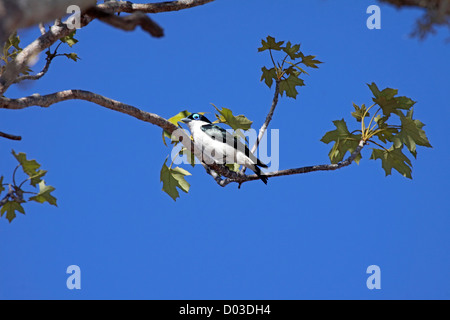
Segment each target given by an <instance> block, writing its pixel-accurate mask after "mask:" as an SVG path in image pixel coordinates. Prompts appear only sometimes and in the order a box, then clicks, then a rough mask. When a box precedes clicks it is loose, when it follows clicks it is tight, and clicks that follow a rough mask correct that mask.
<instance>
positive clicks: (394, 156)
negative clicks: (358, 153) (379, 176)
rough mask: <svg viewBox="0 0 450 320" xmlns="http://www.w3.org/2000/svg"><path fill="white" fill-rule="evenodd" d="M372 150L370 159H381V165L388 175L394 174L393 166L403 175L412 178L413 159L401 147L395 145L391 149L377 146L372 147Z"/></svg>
mask: <svg viewBox="0 0 450 320" xmlns="http://www.w3.org/2000/svg"><path fill="white" fill-rule="evenodd" d="M372 150H373V151H372V155H371V156H370V159H373V160H376V159H381V166H382V167H383V169H384V171H385V173H386V176H388V175H390V174H392V168H394V169H395V170H397V171H398V172H399V173H400V174H401V175H402V176H404V177H406V178H409V179H412V176H411V171H412V170H411V167H412V164H411V160H409V159H408V157H407V156H405V155H404V154H403V152H402V149H401V148H394V146H392V147H391V148H390V149H389V150H383V149H375V148H372Z"/></svg>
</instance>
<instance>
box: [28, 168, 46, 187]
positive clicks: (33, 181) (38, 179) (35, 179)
mask: <svg viewBox="0 0 450 320" xmlns="http://www.w3.org/2000/svg"><path fill="white" fill-rule="evenodd" d="M46 173H47V170H39V171H38V172H37V174H35V175H34V176H30V184H31V185H32V186H33V187H36V184H38V183H40V182H41V181H42V179H41V178H42V177H43V176H45V174H46Z"/></svg>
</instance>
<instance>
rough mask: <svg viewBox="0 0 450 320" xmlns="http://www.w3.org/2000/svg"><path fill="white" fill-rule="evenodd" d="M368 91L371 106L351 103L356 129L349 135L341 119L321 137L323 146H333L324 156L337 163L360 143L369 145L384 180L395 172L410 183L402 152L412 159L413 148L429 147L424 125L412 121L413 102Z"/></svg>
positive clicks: (390, 91) (407, 162) (408, 166)
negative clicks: (370, 95)
mask: <svg viewBox="0 0 450 320" xmlns="http://www.w3.org/2000/svg"><path fill="white" fill-rule="evenodd" d="M368 87H369V89H370V91H371V92H372V94H373V97H372V101H373V104H372V105H371V106H370V107H366V105H365V104H362V105H361V106H358V105H357V104H355V103H353V108H354V111H353V112H352V113H351V115H352V116H353V118H354V119H355V120H356V122H357V123H358V122H359V123H360V129H356V130H354V131H352V132H350V130H349V129H348V127H347V124H346V122H345V120H344V119H341V120H335V121H333V123H334V125H335V127H336V129H335V130H332V131H329V132H327V133H326V134H325V135H324V136H323V137H322V139H321V141H322V142H324V143H327V144H328V143H330V142H334V144H333V147H332V148H331V150H330V153H329V154H328V156H329V158H330V160H331V162H332V163H338V162H340V161H342V160H343V159H344V156H345V154H346V153H347V152H349V153H350V154H351V153H353V152H354V151H355V150H356V148H357V146H358V145H359V143H360V142H361V141H362V142H363V143H364V144H366V143H371V144H373V145H375V146H376V147H373V148H372V154H371V156H370V159H372V160H376V159H380V160H381V165H382V168H383V169H384V171H385V173H386V176H387V175H390V174H391V173H392V169H395V170H396V171H398V172H399V173H400V174H401V175H403V176H404V177H407V178H409V179H412V175H411V172H412V162H411V159H410V158H408V156H407V155H406V154H405V153H404V151H405V149H406V150H408V151H409V153H410V154H411V155H412V156H413V157H414V158H416V157H417V146H423V147H429V148H430V147H431V144H430V142H429V141H428V138H427V136H426V134H425V131H424V130H423V127H424V126H425V125H424V124H423V123H422V122H421V121H420V120H418V119H414V118H413V113H414V108H413V107H414V105H415V104H416V102H415V101H413V100H412V99H411V98H408V97H405V96H398V90H397V89H392V88H385V89H383V90H381V91H380V90H379V88H378V86H377V85H376V84H375V83H371V84H368ZM373 111H374V112H373ZM371 112H373V115H372V116H371V115H370V113H371ZM367 121H368V124H367V125H366V122H367ZM360 159H361V155H360V154H358V156H357V158H356V159H355V161H357V162H359V160H360Z"/></svg>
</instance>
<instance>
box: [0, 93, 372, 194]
mask: <svg viewBox="0 0 450 320" xmlns="http://www.w3.org/2000/svg"><path fill="white" fill-rule="evenodd" d="M74 99H77V100H84V101H89V102H92V103H95V104H97V105H99V106H102V107H105V108H107V109H110V110H114V111H117V112H120V113H124V114H127V115H129V116H132V117H134V118H136V119H139V120H141V121H144V122H148V123H151V124H153V125H156V126H158V127H160V128H161V129H163V130H165V131H167V132H169V133H171V134H174V135H176V136H177V137H178V139H179V140H180V142H181V143H182V144H183V145H184V146H185V147H186V148H187V149H188V151H191V150H192V152H193V153H194V155H195V156H196V157H197V159H199V160H200V161H201V163H202V165H203V166H204V167H205V169H206V171H207V173H208V174H210V175H211V176H212V177H213V178H214V180H215V181H216V182H217V184H219V185H220V186H222V187H224V186H226V185H228V184H230V183H231V182H236V183H239V185H240V184H242V183H244V182H247V181H253V180H258V179H259V177H258V176H257V175H248V176H247V175H245V174H243V173H241V172H234V171H231V170H229V169H228V168H227V167H226V166H223V165H220V164H217V163H215V161H214V160H213V159H212V158H211V157H210V156H209V155H208V154H204V153H203V152H202V149H201V147H199V146H196V145H195V142H193V141H192V140H191V139H190V138H189V136H188V135H187V134H186V132H185V131H184V130H182V129H180V128H178V127H177V126H176V125H174V124H172V123H171V122H169V121H168V120H166V119H164V118H162V117H161V116H159V115H157V114H154V113H150V112H147V111H143V110H141V109H139V108H136V107H134V106H131V105H128V104H125V103H122V102H119V101H116V100H113V99H110V98H107V97H104V96H102V95H99V94H96V93H93V92H89V91H84V90H65V91H60V92H56V93H52V94H47V95H44V96H41V95H39V94H34V95H31V96H28V97H23V98H18V99H10V98H6V97H0V109H10V110H20V109H25V108H28V107H31V106H40V107H43V108H47V107H50V106H51V105H53V104H56V103H58V102H62V101H67V100H74ZM364 144H365V141H360V143H359V145H358V147H357V148H356V150H355V151H354V152H353V153H352V154H351V155H350V156H349V157H348V158H347V159H346V160H344V161H342V162H340V163H338V164H324V165H317V166H308V167H301V168H295V169H287V170H280V171H275V172H270V173H265V174H264V175H265V176H267V177H268V178H272V177H280V176H287V175H294V174H301V173H309V172H314V171H330V170H337V169H340V168H343V167H346V166H349V165H350V164H351V163H352V162H353V160H354V159H355V157H356V156H357V155H358V154H359V153H360V152H361V150H362V148H363V147H364ZM221 176H223V177H225V178H224V179H222V178H221Z"/></svg>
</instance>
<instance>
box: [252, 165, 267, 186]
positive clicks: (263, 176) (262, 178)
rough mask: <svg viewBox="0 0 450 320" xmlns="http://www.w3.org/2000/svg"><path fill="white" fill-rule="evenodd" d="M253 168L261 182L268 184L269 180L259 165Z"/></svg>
mask: <svg viewBox="0 0 450 320" xmlns="http://www.w3.org/2000/svg"><path fill="white" fill-rule="evenodd" d="M253 167H254V169H253V171H255V173H256V175H257V176H258V178H260V179H261V181H262V182H264V184H267V180H268V178H267V176H265V175H264V174H262V173H261V169H260V168H259V167H258V165H253Z"/></svg>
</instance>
